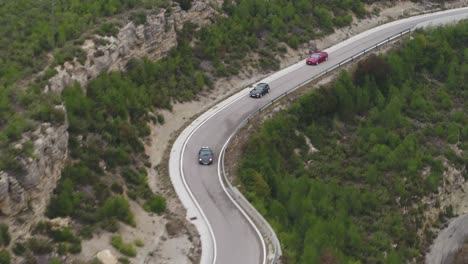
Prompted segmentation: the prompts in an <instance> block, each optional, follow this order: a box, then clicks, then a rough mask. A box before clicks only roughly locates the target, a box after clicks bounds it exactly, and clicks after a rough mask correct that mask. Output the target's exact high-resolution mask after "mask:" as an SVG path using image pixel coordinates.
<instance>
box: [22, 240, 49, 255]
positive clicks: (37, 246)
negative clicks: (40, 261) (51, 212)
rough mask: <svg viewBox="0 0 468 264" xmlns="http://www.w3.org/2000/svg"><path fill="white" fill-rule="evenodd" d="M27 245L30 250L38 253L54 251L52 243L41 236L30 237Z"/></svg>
mask: <svg viewBox="0 0 468 264" xmlns="http://www.w3.org/2000/svg"><path fill="white" fill-rule="evenodd" d="M26 246H27V248H28V249H29V250H31V251H32V252H33V253H34V254H37V255H44V254H49V253H51V252H52V251H53V247H52V244H51V243H50V242H49V241H47V240H45V239H40V238H34V237H33V238H30V239H28V241H27V242H26Z"/></svg>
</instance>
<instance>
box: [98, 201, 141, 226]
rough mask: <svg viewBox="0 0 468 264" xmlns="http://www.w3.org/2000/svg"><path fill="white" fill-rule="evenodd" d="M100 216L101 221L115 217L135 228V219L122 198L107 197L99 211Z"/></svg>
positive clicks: (126, 202)
mask: <svg viewBox="0 0 468 264" xmlns="http://www.w3.org/2000/svg"><path fill="white" fill-rule="evenodd" d="M100 215H101V219H103V220H105V219H109V218H112V217H115V218H116V219H118V220H120V221H122V222H125V223H127V224H129V225H132V226H135V219H134V216H133V213H132V211H130V205H129V204H128V201H127V200H126V199H125V198H124V197H123V196H111V197H109V198H108V199H107V200H106V201H105V203H104V205H103V206H102V208H101V209H100Z"/></svg>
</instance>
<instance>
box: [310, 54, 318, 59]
mask: <svg viewBox="0 0 468 264" xmlns="http://www.w3.org/2000/svg"><path fill="white" fill-rule="evenodd" d="M310 57H311V58H313V59H318V58H320V54H318V53H315V54H312V55H310Z"/></svg>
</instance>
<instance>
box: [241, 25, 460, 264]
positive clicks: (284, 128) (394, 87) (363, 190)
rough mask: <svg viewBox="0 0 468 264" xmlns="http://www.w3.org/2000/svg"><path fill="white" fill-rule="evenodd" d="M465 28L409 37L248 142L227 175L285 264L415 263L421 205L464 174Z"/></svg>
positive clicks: (422, 225) (427, 235) (425, 240)
mask: <svg viewBox="0 0 468 264" xmlns="http://www.w3.org/2000/svg"><path fill="white" fill-rule="evenodd" d="M467 33H468V23H466V22H464V23H460V24H458V25H456V26H450V27H447V28H443V29H442V28H441V29H435V30H432V31H430V32H428V33H416V34H414V35H413V36H412V37H411V40H407V41H406V42H405V43H404V45H403V47H401V49H398V50H393V51H391V52H390V53H389V54H387V55H384V56H375V55H374V56H372V55H371V56H370V57H369V58H367V59H365V60H364V61H362V62H360V63H359V65H358V66H357V67H356V69H355V70H354V71H352V72H347V71H343V72H341V74H340V75H339V77H338V78H337V80H336V81H334V82H333V83H332V84H331V85H329V86H327V87H321V88H319V89H318V90H313V91H311V92H310V93H308V94H307V95H305V96H303V97H301V98H299V99H298V100H297V102H295V103H294V104H293V106H292V107H290V108H289V109H287V110H283V111H281V112H279V113H277V114H276V115H275V116H274V117H273V118H272V119H271V120H267V121H265V123H264V124H263V125H262V126H261V128H260V129H259V130H258V131H257V132H256V133H255V134H254V135H253V136H252V137H251V139H249V140H248V143H247V145H246V147H245V149H244V151H243V155H244V156H243V159H242V161H240V164H239V167H238V177H239V180H240V182H241V183H242V189H243V192H244V194H245V195H246V196H247V197H248V199H249V200H250V201H251V202H252V203H253V204H254V205H255V206H256V207H257V209H258V210H259V211H260V212H261V213H262V214H263V215H264V216H265V217H266V218H267V219H268V221H269V222H270V223H271V225H272V226H273V227H274V229H275V231H276V232H277V234H278V236H279V239H280V241H281V243H282V247H283V249H284V251H283V252H284V253H285V256H286V259H287V261H288V263H311V262H314V263H320V262H323V263H368V262H383V263H403V262H405V261H408V260H416V261H417V262H422V261H423V255H424V252H425V250H426V249H427V248H428V245H429V243H430V242H431V240H432V238H433V234H432V231H433V229H432V228H434V227H437V226H438V225H440V224H441V223H442V222H443V221H444V219H446V218H445V217H451V216H452V209H451V207H450V206H447V207H446V208H441V213H440V215H439V218H436V219H435V221H429V223H428V219H427V218H425V215H424V212H425V209H427V206H428V204H426V203H424V202H423V201H425V198H427V197H430V196H431V195H432V194H437V193H438V192H439V190H440V188H439V186H440V185H441V183H442V181H443V178H444V175H446V174H447V171H448V170H449V169H451V168H453V169H455V170H456V171H457V172H458V177H463V178H465V179H466V177H467V176H468V174H467V171H466V164H467V163H468V157H467V154H466V153H467V152H466V151H467V148H468V144H467V138H468V108H467V104H466V101H467V99H468V98H467V96H468V94H467V91H468V87H467V82H466V78H467V76H468V49H467V47H466V43H468V34H467Z"/></svg>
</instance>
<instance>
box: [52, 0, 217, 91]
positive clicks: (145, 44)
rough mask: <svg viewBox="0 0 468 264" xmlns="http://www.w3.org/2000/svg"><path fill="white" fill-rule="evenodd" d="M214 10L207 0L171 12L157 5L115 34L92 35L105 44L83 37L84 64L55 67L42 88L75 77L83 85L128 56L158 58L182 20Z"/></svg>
mask: <svg viewBox="0 0 468 264" xmlns="http://www.w3.org/2000/svg"><path fill="white" fill-rule="evenodd" d="M215 12H216V10H215V9H214V8H213V7H212V6H211V5H210V4H209V2H208V1H206V0H205V1H203V0H198V1H194V2H193V3H192V8H191V9H190V10H188V11H183V10H181V9H180V7H178V6H177V7H174V8H173V10H172V12H171V14H168V13H167V12H166V10H165V9H161V10H160V12H159V13H158V14H150V15H148V16H147V20H146V23H145V24H144V25H139V26H136V25H135V24H134V23H133V22H129V23H127V24H126V25H125V26H124V27H123V28H121V29H120V31H119V33H118V35H117V37H101V36H96V38H100V39H103V40H105V41H106V42H107V43H108V44H106V45H103V46H98V45H96V43H94V41H93V40H87V41H85V43H84V44H83V46H82V48H83V50H84V51H85V52H86V53H87V58H86V62H85V63H84V65H82V64H81V63H80V62H78V61H77V60H74V61H73V62H66V63H65V64H64V65H61V66H58V67H56V70H57V72H58V74H56V75H55V76H54V77H52V78H51V79H50V80H49V84H48V85H47V86H46V87H45V91H46V92H49V91H52V92H58V93H60V92H61V91H62V90H63V89H64V88H65V87H66V86H68V85H70V84H72V83H73V82H75V81H76V82H79V83H80V84H81V85H82V87H84V86H86V84H87V83H88V81H89V80H91V79H94V78H95V77H97V76H98V75H99V73H100V72H102V71H114V70H117V71H123V70H125V65H126V64H127V61H128V60H129V59H130V58H141V57H148V58H150V59H153V60H155V59H159V58H161V57H162V56H164V55H165V54H166V53H167V52H168V51H169V50H170V49H171V48H173V47H174V46H175V45H176V44H177V41H176V37H177V30H180V29H182V27H183V25H184V23H186V22H189V21H190V22H191V23H194V24H196V25H198V26H203V25H206V24H209V23H210V20H209V18H210V17H212V16H213V15H214V14H215Z"/></svg>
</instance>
